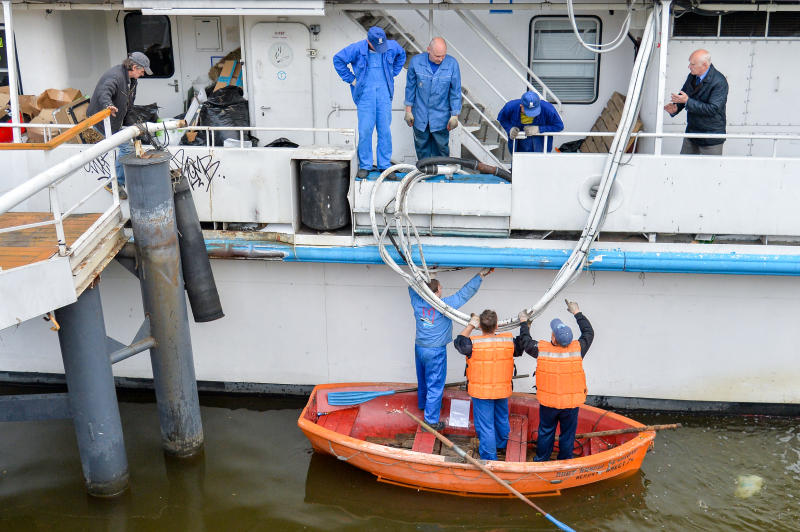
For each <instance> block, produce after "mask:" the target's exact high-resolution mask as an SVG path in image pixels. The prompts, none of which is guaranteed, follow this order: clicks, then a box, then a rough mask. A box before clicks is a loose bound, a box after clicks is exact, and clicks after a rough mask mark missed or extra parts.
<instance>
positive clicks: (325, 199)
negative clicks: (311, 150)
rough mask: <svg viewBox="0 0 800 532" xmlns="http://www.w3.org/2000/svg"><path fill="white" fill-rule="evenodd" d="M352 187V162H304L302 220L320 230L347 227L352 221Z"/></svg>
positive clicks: (302, 168)
mask: <svg viewBox="0 0 800 532" xmlns="http://www.w3.org/2000/svg"><path fill="white" fill-rule="evenodd" d="M349 185H350V165H349V163H347V162H344V161H301V162H300V220H301V221H302V222H303V224H304V225H306V226H308V227H310V228H311V229H316V230H317V231H332V230H334V229H341V228H342V227H344V226H346V225H347V224H348V223H349V221H350V205H349V203H348V202H347V189H348V187H349Z"/></svg>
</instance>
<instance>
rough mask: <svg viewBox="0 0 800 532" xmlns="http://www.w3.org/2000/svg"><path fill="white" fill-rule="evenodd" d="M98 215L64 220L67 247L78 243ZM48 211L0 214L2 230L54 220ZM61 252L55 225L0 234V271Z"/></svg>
mask: <svg viewBox="0 0 800 532" xmlns="http://www.w3.org/2000/svg"><path fill="white" fill-rule="evenodd" d="M100 216H101V215H100V214H98V213H87V214H73V215H72V216H69V217H67V218H66V219H65V220H64V236H65V238H66V241H67V245H68V246H70V245H72V244H74V243H75V241H76V240H78V238H80V236H81V235H82V234H83V233H85V232H86V230H87V229H88V228H89V227H91V225H92V224H93V223H94V222H95V221H96V220H97V219H98V218H99V217H100ZM52 219H53V215H52V214H51V213H49V212H7V213H5V214H3V215H0V229H3V228H8V227H16V226H19V225H27V224H32V223H38V222H43V221H46V220H52ZM55 253H58V242H57V237H56V228H55V225H44V226H41V227H33V228H30V229H21V230H19V231H11V232H8V233H0V268H2V269H4V270H7V269H10V268H16V267H18V266H24V265H26V264H33V263H34V262H38V261H40V260H46V259H48V258H50V257H52V256H53V255H54V254H55Z"/></svg>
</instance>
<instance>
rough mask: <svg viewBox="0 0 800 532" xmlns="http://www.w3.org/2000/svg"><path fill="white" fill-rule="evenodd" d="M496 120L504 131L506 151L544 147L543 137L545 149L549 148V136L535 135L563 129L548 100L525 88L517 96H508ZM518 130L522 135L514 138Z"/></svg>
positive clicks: (541, 149)
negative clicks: (512, 98) (522, 132)
mask: <svg viewBox="0 0 800 532" xmlns="http://www.w3.org/2000/svg"><path fill="white" fill-rule="evenodd" d="M497 121H498V122H500V125H501V126H503V129H505V130H506V133H507V134H508V151H509V152H510V153H514V152H515V151H521V152H525V151H536V152H543V151H544V139H545V138H547V151H553V137H542V136H538V134H539V133H554V132H557V131H563V130H564V122H562V121H561V117H560V116H559V115H558V111H556V108H555V107H553V105H552V104H551V103H550V102H546V101H543V100H541V99H540V98H539V95H538V94H536V93H535V92H533V91H528V92H526V93H525V94H523V95H522V97H521V98H519V99H518V100H511V101H510V102H508V103H507V104H505V106H503V108H502V109H501V110H500V114H498V115H497ZM520 130H522V131H524V132H525V135H527V137H526V138H524V139H520V140H516V141H515V139H516V138H517V135H519V132H520Z"/></svg>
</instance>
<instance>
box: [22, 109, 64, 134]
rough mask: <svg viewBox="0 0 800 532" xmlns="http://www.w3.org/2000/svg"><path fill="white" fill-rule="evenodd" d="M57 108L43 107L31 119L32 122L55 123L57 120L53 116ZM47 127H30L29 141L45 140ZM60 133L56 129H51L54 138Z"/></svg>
mask: <svg viewBox="0 0 800 532" xmlns="http://www.w3.org/2000/svg"><path fill="white" fill-rule="evenodd" d="M56 111H57V109H42V110H41V111H40V112H39V114H38V115H36V116H35V117H34V118H33V119H32V120H31V121H30V123H31V124H55V123H56V120H55V118H54V117H53V113H55V112H56ZM44 134H45V128H41V127H32V128H28V142H44V141H45V140H44ZM56 135H58V131H56V130H55V129H51V130H50V138H51V139H52V138H53V137H55V136H56Z"/></svg>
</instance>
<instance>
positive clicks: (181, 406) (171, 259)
mask: <svg viewBox="0 0 800 532" xmlns="http://www.w3.org/2000/svg"><path fill="white" fill-rule="evenodd" d="M146 155H148V156H149V157H147V158H140V157H136V156H135V154H131V155H128V156H126V157H125V159H124V161H123V164H124V165H125V178H126V184H127V189H128V204H129V206H130V210H131V224H132V225H133V236H134V242H135V244H136V251H137V255H138V257H139V260H140V265H141V266H140V270H139V271H140V274H139V281H140V284H141V287H142V301H143V303H144V311H145V314H146V315H147V316H149V317H150V331H151V335H152V336H153V338H155V340H156V342H157V344H156V346H155V347H153V348H152V349H150V360H151V363H152V366H153V383H154V386H155V390H156V400H157V402H158V415H159V419H160V421H161V444H162V447H163V448H164V450H165V451H166V452H167V453H170V454H173V455H176V456H191V455H194V454H196V453H197V452H199V451H200V450H201V448H202V446H203V426H202V422H201V420H200V402H199V400H198V396H197V381H196V380H195V373H194V360H193V356H192V341H191V337H190V335H189V318H188V313H187V310H186V297H185V296H184V293H183V289H184V283H183V275H182V273H181V264H180V252H179V250H178V232H177V229H176V224H175V203H174V200H173V194H172V184H171V182H170V176H169V160H170V154H169V152H167V151H163V152H149V153H148V154H146Z"/></svg>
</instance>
